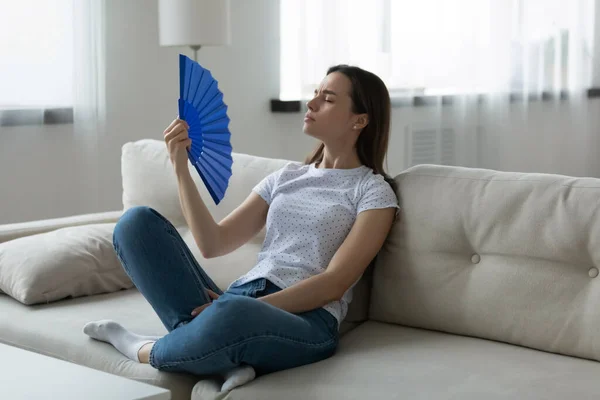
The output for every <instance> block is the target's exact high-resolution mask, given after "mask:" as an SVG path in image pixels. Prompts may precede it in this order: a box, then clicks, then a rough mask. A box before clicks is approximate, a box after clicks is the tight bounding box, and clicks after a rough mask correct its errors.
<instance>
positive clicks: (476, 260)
mask: <svg viewBox="0 0 600 400" xmlns="http://www.w3.org/2000/svg"><path fill="white" fill-rule="evenodd" d="M479 261H481V257H480V256H479V254H473V255H472V256H471V262H472V263H473V264H479Z"/></svg>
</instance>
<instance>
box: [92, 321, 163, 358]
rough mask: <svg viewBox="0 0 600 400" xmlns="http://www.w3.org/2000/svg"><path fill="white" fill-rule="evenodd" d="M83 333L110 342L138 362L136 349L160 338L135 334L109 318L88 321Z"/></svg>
mask: <svg viewBox="0 0 600 400" xmlns="http://www.w3.org/2000/svg"><path fill="white" fill-rule="evenodd" d="M83 333H85V334H86V335H88V336H89V337H91V338H93V339H96V340H101V341H103V342H108V343H110V344H112V345H113V346H114V347H115V348H116V349H117V350H119V351H120V352H121V353H123V354H124V355H126V356H127V357H128V358H129V359H131V360H133V361H137V362H140V360H139V358H138V351H139V350H140V349H141V348H142V346H143V345H145V344H147V343H151V342H156V341H157V340H158V339H160V338H161V336H143V335H136V334H135V333H133V332H129V331H128V330H127V329H125V328H123V326H121V325H120V324H118V323H117V322H115V321H111V320H109V319H103V320H100V321H92V322H88V323H87V324H85V326H84V327H83Z"/></svg>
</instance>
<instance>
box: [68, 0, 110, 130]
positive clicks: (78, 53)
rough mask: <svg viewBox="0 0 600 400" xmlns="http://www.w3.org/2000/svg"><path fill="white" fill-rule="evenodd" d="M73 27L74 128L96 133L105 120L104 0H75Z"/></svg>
mask: <svg viewBox="0 0 600 400" xmlns="http://www.w3.org/2000/svg"><path fill="white" fill-rule="evenodd" d="M73 30H74V43H73V45H74V50H73V54H74V57H73V61H74V68H73V72H74V73H73V89H74V90H73V119H74V125H75V126H74V127H75V131H76V132H85V131H93V132H97V130H98V129H99V128H102V126H103V124H104V122H105V119H106V98H105V85H106V82H105V76H106V74H105V71H106V56H105V36H106V28H105V0H75V1H74V2H73Z"/></svg>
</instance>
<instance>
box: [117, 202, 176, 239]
mask: <svg viewBox="0 0 600 400" xmlns="http://www.w3.org/2000/svg"><path fill="white" fill-rule="evenodd" d="M165 223H168V221H167V219H166V218H165V217H163V216H162V215H160V213H158V211H156V210H154V209H152V208H150V207H147V206H137V207H132V208H130V209H128V210H126V211H125V212H124V213H123V215H122V216H121V218H119V221H118V222H117V224H116V226H115V229H114V232H113V242H114V243H121V242H122V241H123V240H126V239H127V238H132V237H139V236H140V235H142V234H144V233H145V232H148V231H149V230H150V229H152V228H153V225H156V224H163V225H164V224H165Z"/></svg>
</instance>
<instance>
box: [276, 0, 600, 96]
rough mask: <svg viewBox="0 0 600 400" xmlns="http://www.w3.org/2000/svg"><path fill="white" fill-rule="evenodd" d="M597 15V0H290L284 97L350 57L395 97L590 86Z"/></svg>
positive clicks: (285, 6) (285, 11)
mask: <svg viewBox="0 0 600 400" xmlns="http://www.w3.org/2000/svg"><path fill="white" fill-rule="evenodd" d="M593 15H594V1H593V0H419V1H415V0H368V1H361V0H307V1H302V0H282V1H281V82H280V97H281V99H282V100H291V99H306V98H309V97H311V96H312V92H313V90H314V88H315V87H316V86H317V85H318V83H319V82H320V81H321V79H322V78H323V76H324V74H325V72H326V71H327V68H328V67H329V66H331V65H335V64H340V63H345V64H352V65H357V66H360V67H362V68H364V69H367V70H369V71H372V72H374V73H376V74H377V75H379V76H380V77H381V78H382V79H383V80H384V81H385V83H386V85H387V86H388V88H389V89H390V92H391V95H392V97H400V96H405V95H411V96H412V95H428V94H460V93H498V92H502V93H504V92H508V93H512V92H519V93H523V92H547V91H549V92H559V91H562V90H566V89H569V88H573V87H580V86H582V85H586V84H589V82H590V81H591V66H592V56H591V51H590V49H591V46H592V36H593V24H594V21H593Z"/></svg>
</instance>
